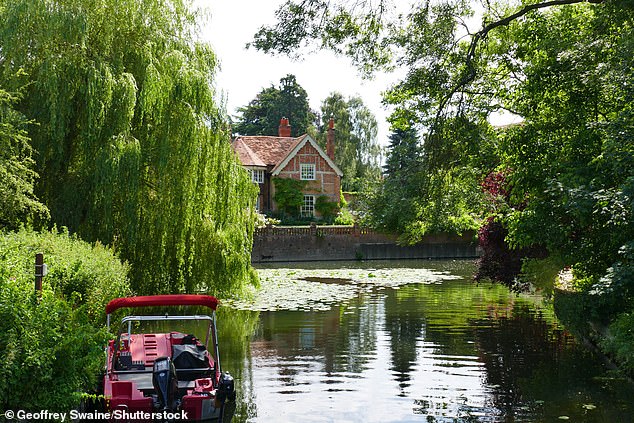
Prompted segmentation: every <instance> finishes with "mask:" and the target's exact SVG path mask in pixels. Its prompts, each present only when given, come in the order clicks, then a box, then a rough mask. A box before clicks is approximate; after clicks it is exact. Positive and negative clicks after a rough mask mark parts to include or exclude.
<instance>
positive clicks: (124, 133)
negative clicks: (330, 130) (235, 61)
mask: <svg viewBox="0 0 634 423" xmlns="http://www.w3.org/2000/svg"><path fill="white" fill-rule="evenodd" d="M188 4H189V3H188V2H186V1H182V0H174V1H170V2H163V1H158V0H123V1H119V0H117V1H114V0H88V1H86V0H44V1H38V2H33V1H28V0H11V1H2V2H1V3H0V21H2V22H3V25H2V27H1V28H0V50H1V52H2V53H1V54H0V78H1V83H2V85H3V86H5V87H7V89H9V90H16V88H17V87H21V86H25V89H24V91H23V96H22V98H21V99H19V101H17V102H16V103H15V108H16V110H17V111H18V112H20V113H21V114H23V115H24V116H25V119H27V120H33V121H34V122H35V123H36V124H35V125H31V126H29V127H28V128H27V129H26V130H27V131H28V136H29V137H30V138H31V145H32V147H33V149H34V151H35V152H36V154H34V158H35V160H36V164H37V169H38V171H39V172H40V179H39V181H38V183H37V185H36V190H35V193H36V195H37V196H38V197H39V198H40V199H41V201H42V202H43V203H45V204H46V205H47V206H48V207H49V209H50V212H51V220H52V222H53V223H55V224H57V225H58V226H66V227H68V228H69V229H70V230H71V231H72V232H76V233H78V234H79V235H80V236H81V237H82V238H84V239H87V240H90V241H96V240H100V241H102V242H104V243H109V244H113V245H114V246H115V247H116V250H117V252H118V253H119V254H120V256H121V257H122V258H123V259H124V260H127V261H128V262H129V263H130V264H131V266H132V276H133V278H132V283H133V288H134V289H135V290H136V291H137V292H138V293H143V292H151V293H156V292H184V291H188V292H192V291H196V290H210V291H221V290H224V291H226V290H229V289H232V288H238V287H239V286H240V285H241V283H243V282H245V281H252V280H253V279H254V275H253V273H252V269H251V268H250V254H249V253H250V251H249V250H250V247H251V236H252V227H253V225H252V219H253V216H252V212H251V211H250V210H253V202H254V199H255V192H254V190H255V189H254V187H253V185H252V184H251V183H250V181H249V179H248V177H247V175H246V172H244V171H243V170H242V168H241V167H240V166H239V164H238V163H237V162H236V159H235V157H234V155H233V153H232V151H231V148H230V143H229V136H230V134H229V128H228V125H227V124H226V122H227V117H226V116H225V115H223V113H222V111H221V110H220V109H219V108H218V106H217V105H216V100H215V93H214V88H213V80H214V75H215V69H216V57H215V55H214V53H213V52H212V50H211V49H210V47H209V46H208V45H206V44H203V43H200V42H198V41H196V38H195V29H196V19H197V14H196V13H195V12H193V11H191V10H190V9H189V6H188Z"/></svg>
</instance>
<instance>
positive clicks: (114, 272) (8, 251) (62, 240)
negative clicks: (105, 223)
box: [0, 229, 132, 325]
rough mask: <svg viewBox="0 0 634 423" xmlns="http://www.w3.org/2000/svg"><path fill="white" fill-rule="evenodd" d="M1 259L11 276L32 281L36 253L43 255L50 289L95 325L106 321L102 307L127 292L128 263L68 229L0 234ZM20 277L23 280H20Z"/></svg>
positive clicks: (127, 293) (98, 244)
mask: <svg viewBox="0 0 634 423" xmlns="http://www.w3.org/2000/svg"><path fill="white" fill-rule="evenodd" d="M0 252H1V253H0V262H1V263H2V265H3V266H5V268H6V269H9V270H10V274H9V276H10V277H14V278H23V279H24V281H25V283H26V281H28V282H29V283H31V284H32V280H33V263H34V260H35V254H36V253H38V252H41V253H43V254H44V262H45V263H46V264H47V265H48V269H49V273H48V275H47V276H46V277H45V282H46V284H48V285H50V287H51V289H52V291H53V292H55V293H56V294H58V295H60V296H61V297H63V298H64V299H66V300H67V301H69V302H71V301H72V303H73V304H75V305H78V306H79V305H82V306H83V305H85V309H84V312H85V313H87V316H88V318H89V319H90V321H91V322H93V323H94V324H95V325H101V324H103V322H105V312H104V309H105V306H106V304H107V303H108V301H110V300H111V299H113V298H117V297H125V296H128V295H130V294H131V293H132V292H131V290H130V284H129V281H128V271H129V266H128V265H126V264H122V263H121V262H120V261H119V259H117V258H116V256H115V255H114V252H113V251H112V249H111V248H108V247H105V246H103V245H101V244H100V243H99V242H97V243H95V244H94V245H90V244H88V243H86V242H83V241H81V240H80V239H78V238H77V236H76V235H70V234H69V233H68V231H66V230H64V231H63V232H57V231H56V230H55V229H54V230H53V231H51V232H41V233H39V232H32V231H29V230H25V229H22V230H20V231H19V232H7V233H3V234H1V236H0ZM20 280H22V279H20Z"/></svg>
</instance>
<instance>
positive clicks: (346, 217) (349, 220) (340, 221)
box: [334, 207, 355, 226]
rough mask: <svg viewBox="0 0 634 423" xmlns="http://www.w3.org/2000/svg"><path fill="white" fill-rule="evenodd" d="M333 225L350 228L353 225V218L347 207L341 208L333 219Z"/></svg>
mask: <svg viewBox="0 0 634 423" xmlns="http://www.w3.org/2000/svg"><path fill="white" fill-rule="evenodd" d="M334 223H335V225H348V226H352V225H354V223H355V217H354V215H353V214H352V212H351V211H350V209H348V208H347V207H342V208H341V210H339V213H338V214H337V217H335V222H334Z"/></svg>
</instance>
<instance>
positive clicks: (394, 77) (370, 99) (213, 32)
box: [194, 0, 521, 146]
mask: <svg viewBox="0 0 634 423" xmlns="http://www.w3.org/2000/svg"><path fill="white" fill-rule="evenodd" d="M284 1H285V0H194V4H195V6H196V7H199V8H203V9H205V10H206V11H207V15H208V16H207V18H206V19H205V20H204V21H203V22H201V38H202V40H203V41H207V42H209V43H210V44H211V45H212V46H213V49H214V51H215V52H216V55H217V56H218V59H219V62H220V69H219V73H218V75H217V78H216V87H217V88H218V89H219V90H220V91H221V93H222V96H223V98H224V99H225V101H226V108H227V112H228V113H229V114H230V115H232V116H235V115H236V109H237V108H238V107H241V106H246V105H247V104H248V103H249V102H250V101H251V100H253V99H254V98H255V97H256V95H257V94H258V93H259V92H260V91H261V90H262V89H263V88H266V87H270V86H271V85H275V86H278V85H279V81H280V79H281V78H283V77H284V76H286V75H287V74H293V75H295V76H296V77H297V82H298V83H299V85H301V86H302V87H303V88H304V89H305V90H306V92H307V93H308V100H309V102H310V107H311V109H313V110H315V111H319V110H320V109H321V103H322V101H323V100H324V99H325V98H326V97H328V95H329V94H331V93H332V92H335V91H337V92H340V93H342V94H343V95H344V96H346V97H351V96H360V97H361V98H362V99H363V102H364V104H365V105H366V106H368V108H369V109H370V110H371V111H372V113H374V116H375V117H376V119H377V123H378V139H377V141H378V143H379V144H380V145H383V146H386V145H388V143H389V139H388V137H389V135H390V128H389V123H388V122H387V120H386V119H387V117H388V116H389V115H390V111H389V110H388V109H386V108H385V107H384V106H383V105H382V103H381V99H382V95H381V93H382V92H384V91H386V90H387V89H388V88H390V86H391V85H392V84H394V83H395V82H397V81H398V80H399V77H402V76H403V75H404V72H403V71H402V70H401V71H399V70H397V71H396V73H394V74H386V73H377V74H376V75H375V77H374V78H373V79H372V80H364V79H363V78H361V76H360V74H359V72H358V71H357V70H356V68H355V67H354V66H353V65H352V63H351V61H350V59H348V58H346V57H341V56H340V57H337V56H335V55H334V54H333V53H331V52H328V51H321V52H317V53H311V54H306V55H304V56H303V59H302V60H301V61H296V60H291V59H289V58H287V57H284V56H272V55H268V54H264V53H261V52H259V51H257V50H255V49H253V48H251V49H248V50H247V49H246V44H247V43H248V42H250V41H252V40H253V35H254V34H255V33H256V31H257V30H258V29H259V28H260V27H261V26H263V25H269V24H273V23H275V21H276V19H275V11H276V10H277V9H278V8H279V6H280V5H281V4H282V3H284ZM398 6H404V5H401V4H399V5H398ZM398 6H397V7H398ZM472 24H473V25H475V27H476V28H477V26H478V23H477V18H473V22H472V23H470V25H472ZM520 120H521V119H519V117H517V116H513V115H510V114H508V113H503V114H497V115H493V116H492V117H491V118H490V121H491V123H492V124H493V125H505V124H509V123H516V122H519V121H520ZM292 124H293V122H291V125H292ZM335 125H336V122H335Z"/></svg>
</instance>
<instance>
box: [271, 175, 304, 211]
mask: <svg viewBox="0 0 634 423" xmlns="http://www.w3.org/2000/svg"><path fill="white" fill-rule="evenodd" d="M307 182H308V181H301V180H299V179H291V178H273V183H274V184H275V195H274V197H273V199H274V200H275V203H276V204H277V207H278V208H279V209H280V210H281V211H282V212H283V213H285V214H288V215H290V216H292V217H298V216H299V214H300V210H301V207H302V205H303V204H304V193H303V190H304V188H306V184H307Z"/></svg>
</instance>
